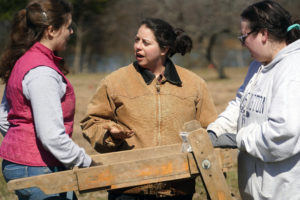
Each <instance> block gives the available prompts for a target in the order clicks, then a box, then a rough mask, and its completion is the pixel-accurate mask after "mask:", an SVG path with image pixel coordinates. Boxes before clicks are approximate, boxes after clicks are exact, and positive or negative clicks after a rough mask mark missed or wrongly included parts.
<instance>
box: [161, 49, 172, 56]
mask: <svg viewBox="0 0 300 200" xmlns="http://www.w3.org/2000/svg"><path fill="white" fill-rule="evenodd" d="M169 49H170V47H163V48H161V53H160V55H161V56H166V55H167V53H168V52H169Z"/></svg>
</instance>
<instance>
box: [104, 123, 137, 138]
mask: <svg viewBox="0 0 300 200" xmlns="http://www.w3.org/2000/svg"><path fill="white" fill-rule="evenodd" d="M107 130H108V131H109V132H110V135H111V136H112V137H113V138H116V139H127V138H131V137H132V136H133V135H134V132H133V131H132V130H121V129H120V128H118V127H116V126H109V127H107Z"/></svg>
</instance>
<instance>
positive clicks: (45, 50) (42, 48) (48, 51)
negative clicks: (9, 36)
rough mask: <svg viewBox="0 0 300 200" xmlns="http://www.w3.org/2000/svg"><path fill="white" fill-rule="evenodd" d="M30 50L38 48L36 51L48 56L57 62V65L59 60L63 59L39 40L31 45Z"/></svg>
mask: <svg viewBox="0 0 300 200" xmlns="http://www.w3.org/2000/svg"><path fill="white" fill-rule="evenodd" d="M31 50H38V51H40V52H42V53H43V54H45V55H46V56H47V57H49V58H50V59H51V60H53V61H54V62H55V64H57V65H59V64H60V63H61V62H63V59H62V58H61V57H58V56H56V55H55V54H54V52H53V51H52V50H51V49H49V48H47V47H46V46H44V45H43V44H42V43H40V42H36V43H35V44H34V45H33V46H32V47H31Z"/></svg>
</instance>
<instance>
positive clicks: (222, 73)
mask: <svg viewBox="0 0 300 200" xmlns="http://www.w3.org/2000/svg"><path fill="white" fill-rule="evenodd" d="M228 32H229V30H227V29H224V30H222V31H220V32H217V33H214V34H212V35H211V36H210V39H209V43H208V46H207V49H206V59H207V60H208V61H209V63H210V64H212V65H213V66H214V69H216V70H217V72H218V78H219V79H225V78H227V76H226V74H225V71H224V66H223V65H217V62H215V61H214V59H213V47H214V46H215V43H216V40H217V38H218V36H219V35H220V34H222V33H228Z"/></svg>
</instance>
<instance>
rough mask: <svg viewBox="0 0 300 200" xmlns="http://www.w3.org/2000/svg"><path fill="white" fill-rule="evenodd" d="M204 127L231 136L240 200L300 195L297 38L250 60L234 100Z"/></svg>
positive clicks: (278, 199)
mask: <svg viewBox="0 0 300 200" xmlns="http://www.w3.org/2000/svg"><path fill="white" fill-rule="evenodd" d="M207 129H208V130H212V131H214V132H215V133H216V134H217V135H221V134H224V133H228V132H230V133H236V134H237V137H236V139H237V146H238V148H239V150H240V153H239V157H238V173H239V189H240V193H241V196H242V198H243V200H248V199H249V200H252V199H255V200H285V199H287V200H299V199H300V40H297V41H295V42H293V43H292V44H290V45H288V46H287V47H285V48H284V49H282V50H281V51H280V52H279V53H278V54H277V56H276V57H275V58H274V60H273V61H272V62H271V63H269V64H268V65H266V66H264V65H260V64H259V63H257V62H253V63H252V64H251V66H250V68H249V72H248V75H247V77H246V79H245V82H244V84H243V86H242V87H241V88H240V89H239V91H238V93H237V96H236V99H235V100H233V101H231V102H230V103H229V105H228V107H227V108H226V110H225V111H224V112H223V113H221V114H220V115H219V117H218V119H217V120H216V121H215V122H214V123H212V124H210V125H209V126H208V128H207Z"/></svg>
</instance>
